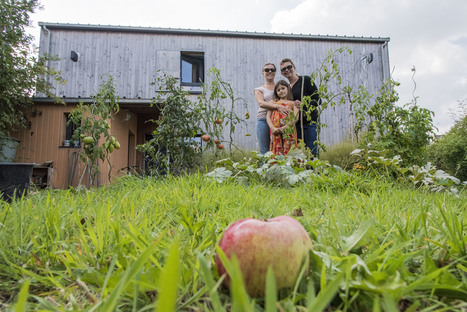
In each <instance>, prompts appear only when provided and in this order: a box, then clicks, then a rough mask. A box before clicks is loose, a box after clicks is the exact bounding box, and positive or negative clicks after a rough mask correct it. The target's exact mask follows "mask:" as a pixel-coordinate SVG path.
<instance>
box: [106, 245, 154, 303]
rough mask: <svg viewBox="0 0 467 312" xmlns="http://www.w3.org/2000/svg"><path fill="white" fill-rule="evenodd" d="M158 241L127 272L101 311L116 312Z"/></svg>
mask: <svg viewBox="0 0 467 312" xmlns="http://www.w3.org/2000/svg"><path fill="white" fill-rule="evenodd" d="M158 243H159V241H158V240H156V241H154V242H153V243H152V244H151V245H149V246H148V247H147V248H146V250H145V251H144V252H143V253H142V254H141V255H140V256H139V258H138V259H137V260H136V261H135V262H134V263H133V264H132V265H131V266H130V267H129V268H128V269H127V270H126V271H125V273H124V274H123V276H122V278H121V279H120V281H119V282H118V284H117V285H116V286H115V288H114V289H113V291H112V293H111V294H110V295H109V296H108V297H107V298H106V299H105V301H104V302H103V303H102V306H101V307H100V310H101V311H114V309H115V306H116V305H117V303H118V302H119V300H120V298H121V295H122V293H123V292H124V290H125V289H126V287H127V286H128V285H129V284H130V283H131V282H132V280H133V278H134V277H135V276H136V274H138V272H140V271H141V269H142V267H143V265H144V264H145V263H146V261H147V260H148V259H149V257H150V256H151V255H152V253H153V252H154V249H155V247H156V245H157V244H158Z"/></svg>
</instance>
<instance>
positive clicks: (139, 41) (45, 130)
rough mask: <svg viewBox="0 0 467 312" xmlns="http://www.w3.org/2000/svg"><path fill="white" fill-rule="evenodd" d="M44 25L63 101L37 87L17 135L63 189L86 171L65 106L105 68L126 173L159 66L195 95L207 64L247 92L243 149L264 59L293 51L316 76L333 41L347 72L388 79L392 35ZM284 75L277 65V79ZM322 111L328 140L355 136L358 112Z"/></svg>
mask: <svg viewBox="0 0 467 312" xmlns="http://www.w3.org/2000/svg"><path fill="white" fill-rule="evenodd" d="M39 26H40V27H41V36H40V54H41V55H44V54H46V53H47V54H49V55H52V56H58V57H59V58H60V59H59V60H58V61H49V63H48V64H47V65H48V66H49V67H53V68H55V69H56V70H58V71H60V72H61V76H62V77H63V78H64V79H65V80H66V84H64V85H57V84H54V87H55V89H54V91H53V92H54V93H55V95H56V96H58V97H60V98H62V99H63V101H64V102H65V103H66V105H57V104H54V103H53V101H52V100H51V99H50V98H47V97H45V95H44V94H37V95H36V97H35V99H34V101H35V103H36V106H35V109H34V112H32V113H31V115H30V116H29V120H30V127H29V129H27V130H25V131H22V132H21V133H19V134H18V137H19V139H20V140H21V144H20V148H19V149H18V152H17V161H22V162H34V163H38V164H41V163H43V162H47V161H53V167H54V174H53V175H52V178H51V186H53V187H57V188H66V187H68V186H76V185H77V184H78V182H79V180H78V179H79V176H80V174H79V173H80V170H83V164H82V163H80V162H79V161H77V160H76V158H77V153H78V150H79V148H78V147H74V146H73V144H72V143H71V144H70V146H68V144H67V142H66V141H67V140H69V139H70V138H71V134H70V131H71V130H70V126H69V125H67V118H68V114H69V113H70V112H71V110H72V109H73V108H75V107H76V105H77V104H78V103H80V102H84V103H92V96H93V95H94V94H96V93H97V90H98V88H99V86H100V84H101V83H102V82H103V81H102V79H103V75H106V74H110V75H111V76H112V77H113V78H114V80H115V84H116V93H117V96H118V97H119V104H120V112H119V113H118V114H117V115H116V116H115V118H114V119H113V120H112V124H111V134H113V135H115V136H117V139H118V140H119V142H120V144H121V149H119V150H116V151H114V152H113V153H112V154H111V157H112V160H111V163H112V167H113V168H114V171H115V175H119V174H123V173H118V169H121V168H124V167H132V166H138V167H144V160H143V157H142V155H140V154H139V153H138V152H136V150H135V146H136V145H138V144H142V143H144V142H145V140H147V139H148V137H149V136H150V134H151V133H152V131H153V130H154V128H153V127H154V126H153V125H152V124H151V123H148V122H147V121H148V120H150V119H154V118H157V116H158V112H157V111H156V110H155V109H154V108H153V107H150V104H151V102H152V99H153V98H154V97H156V92H158V91H160V90H159V88H160V86H158V85H157V83H156V84H154V82H155V80H156V78H158V77H160V75H161V74H162V72H165V73H167V74H170V75H172V76H174V77H176V78H178V79H179V80H180V84H181V86H182V88H183V89H185V90H187V91H188V92H190V94H191V96H193V97H195V96H196V95H197V94H199V92H200V90H201V82H203V81H206V82H209V77H208V75H207V72H208V70H209V69H211V68H217V69H218V70H219V71H220V73H221V76H222V78H223V80H224V81H226V82H228V83H229V84H230V85H231V87H232V89H233V90H234V93H235V97H236V98H241V99H243V100H244V102H243V101H242V104H241V105H238V107H236V108H235V110H236V113H237V115H238V116H244V115H245V112H249V114H250V115H251V116H252V118H250V119H248V120H245V122H244V123H241V124H239V125H238V126H237V128H236V131H235V133H234V135H233V140H234V142H235V144H236V145H237V146H240V147H242V148H244V149H257V145H256V144H257V143H256V136H255V118H254V117H255V115H256V112H257V109H258V105H257V103H256V101H255V98H254V93H253V89H254V88H255V87H257V86H260V85H262V84H263V78H262V76H261V69H262V66H263V65H264V64H265V63H267V62H273V63H275V64H276V66H279V62H280V60H281V59H282V58H285V57H288V58H291V59H292V60H294V62H295V64H296V66H297V73H298V74H300V75H310V74H311V73H312V72H314V71H315V70H316V69H317V68H318V67H319V66H320V64H321V63H322V62H323V60H324V59H325V58H326V57H327V55H328V52H329V50H330V49H333V50H337V49H339V48H349V49H350V50H352V52H353V53H352V54H345V55H344V54H342V55H341V56H338V57H337V60H338V62H339V65H340V67H341V73H342V76H343V79H347V80H348V81H349V82H350V83H351V84H353V85H359V84H364V85H365V86H366V87H367V88H368V90H369V91H370V92H375V91H376V90H378V89H379V88H380V87H381V86H382V85H383V83H384V82H385V81H386V80H387V79H388V78H389V52H388V42H389V38H368V37H346V36H321V35H291V34H275V33H274V34H273V33H256V32H232V31H211V30H189V29H163V28H147V27H127V26H102V25H81V24H55V23H39ZM281 78H282V77H281V75H280V72H279V71H278V72H277V74H276V79H277V80H279V79H281ZM51 82H52V81H51ZM227 104H230V103H226V105H227ZM321 118H322V121H323V122H324V123H325V124H326V125H327V126H326V127H325V128H322V131H321V137H320V138H321V141H322V142H323V143H325V144H334V143H338V142H339V141H342V140H344V139H346V138H347V137H348V136H349V129H350V128H349V125H350V124H351V123H352V112H351V109H350V108H349V106H348V105H343V106H339V107H334V108H330V109H327V110H325V111H323V112H322V115H321ZM249 134H251V135H249ZM225 137H227V133H225ZM115 169H116V170H115ZM101 170H102V180H105V179H104V177H105V176H106V175H107V172H106V170H107V169H106V168H105V166H102V168H101Z"/></svg>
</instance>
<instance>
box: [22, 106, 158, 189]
mask: <svg viewBox="0 0 467 312" xmlns="http://www.w3.org/2000/svg"><path fill="white" fill-rule="evenodd" d="M75 107H76V106H75V105H67V106H64V105H55V104H44V103H43V104H41V103H38V104H37V105H36V108H35V110H34V111H33V112H29V113H28V114H27V118H28V120H29V122H30V127H29V129H26V130H22V131H20V132H18V133H17V134H16V135H15V137H17V138H18V139H19V140H20V145H19V148H18V151H17V153H16V159H15V161H16V162H28V163H36V164H42V163H45V162H47V161H53V163H52V166H53V171H52V178H51V181H50V185H51V187H53V188H62V189H64V188H67V187H69V186H73V187H77V186H78V185H79V182H80V179H79V178H80V177H81V175H82V173H83V171H84V169H85V166H84V163H83V162H81V161H80V160H79V157H78V156H79V152H80V149H79V148H74V147H65V146H63V144H64V140H65V128H66V115H67V114H68V113H70V112H71V111H72V110H73V109H74V108H75ZM127 112H128V111H127V110H121V111H120V112H119V113H118V114H117V115H116V116H114V119H113V120H112V122H111V124H110V127H111V129H110V134H112V135H115V136H116V137H117V140H118V141H119V142H120V145H121V148H120V149H119V150H114V152H113V153H112V154H111V166H112V179H113V178H115V177H118V176H121V175H124V174H125V172H121V171H119V169H121V168H124V167H127V166H142V157H141V155H138V154H137V152H136V151H135V149H134V144H135V142H130V141H131V134H133V135H136V134H137V131H138V118H137V117H138V116H137V115H135V114H131V113H130V118H128V117H127ZM148 131H149V130H148ZM129 147H133V148H132V149H131V150H129ZM100 170H101V174H100V176H99V179H100V181H101V183H102V184H107V183H108V173H109V165H108V164H107V163H104V162H101V163H100ZM73 171H74V174H72V172H73ZM71 177H72V178H71ZM70 180H71V182H70ZM81 182H82V184H84V185H88V183H89V181H88V176H87V175H85V176H84V178H83V180H82V181H81Z"/></svg>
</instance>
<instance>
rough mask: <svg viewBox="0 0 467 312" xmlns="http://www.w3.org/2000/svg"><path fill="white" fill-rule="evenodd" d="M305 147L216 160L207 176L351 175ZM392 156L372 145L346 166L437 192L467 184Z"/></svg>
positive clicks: (304, 178) (289, 180) (284, 178)
mask: <svg viewBox="0 0 467 312" xmlns="http://www.w3.org/2000/svg"><path fill="white" fill-rule="evenodd" d="M303 150H304V149H303V148H294V149H292V150H291V151H290V152H289V153H288V154H287V155H286V156H283V155H278V156H276V155H274V154H273V153H271V152H268V153H266V154H264V155H261V154H258V153H253V155H252V156H250V157H244V158H243V159H242V160H239V161H237V162H234V161H233V160H232V159H230V158H227V159H223V160H219V161H217V162H216V163H215V165H216V166H217V168H215V169H213V170H212V171H211V172H209V173H207V174H206V177H207V178H208V179H213V180H215V181H217V182H219V183H223V182H226V181H237V182H239V183H242V184H249V183H251V182H252V181H254V182H260V183H267V184H271V185H276V186H285V187H290V186H297V185H300V184H304V183H308V182H310V181H311V180H313V179H314V178H316V177H319V180H321V182H322V183H326V182H329V179H328V177H329V176H332V175H335V174H337V173H339V174H342V175H343V176H345V175H349V172H347V171H344V170H343V169H342V168H341V167H339V166H337V165H331V164H330V163H329V162H327V161H323V160H322V159H313V156H312V155H306V154H305V153H304V152H303ZM388 155H390V153H389V151H388V150H383V151H379V150H374V149H372V148H371V145H369V146H367V147H366V148H363V149H356V150H353V151H352V152H351V153H349V154H347V162H346V167H347V168H348V169H352V170H351V172H352V174H360V173H361V174H363V175H364V176H370V177H372V178H373V177H377V178H380V179H385V180H387V181H393V182H399V183H403V184H407V185H409V186H412V187H415V188H426V189H428V190H430V191H433V192H442V191H447V192H451V193H458V192H459V190H460V189H462V188H463V187H465V185H467V183H464V184H462V183H461V181H460V180H459V179H457V178H455V177H453V176H450V175H449V174H447V173H446V172H444V171H442V170H437V169H436V168H435V167H433V166H431V164H430V163H428V164H427V165H425V166H423V167H420V166H417V165H412V166H409V167H406V166H404V164H403V162H402V159H401V157H400V156H399V155H396V156H393V157H391V156H388ZM351 165H353V167H351ZM315 182H316V181H315Z"/></svg>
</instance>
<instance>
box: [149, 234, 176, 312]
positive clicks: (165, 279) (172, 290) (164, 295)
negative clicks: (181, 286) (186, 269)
mask: <svg viewBox="0 0 467 312" xmlns="http://www.w3.org/2000/svg"><path fill="white" fill-rule="evenodd" d="M179 276H180V257H179V246H178V241H175V242H174V243H173V244H172V247H171V248H170V251H169V255H168V257H167V260H166V262H165V266H164V270H163V271H162V274H161V278H160V285H159V287H160V293H159V296H158V297H159V300H158V302H157V309H156V310H155V311H167V312H170V311H175V305H176V303H177V285H178V279H179Z"/></svg>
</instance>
